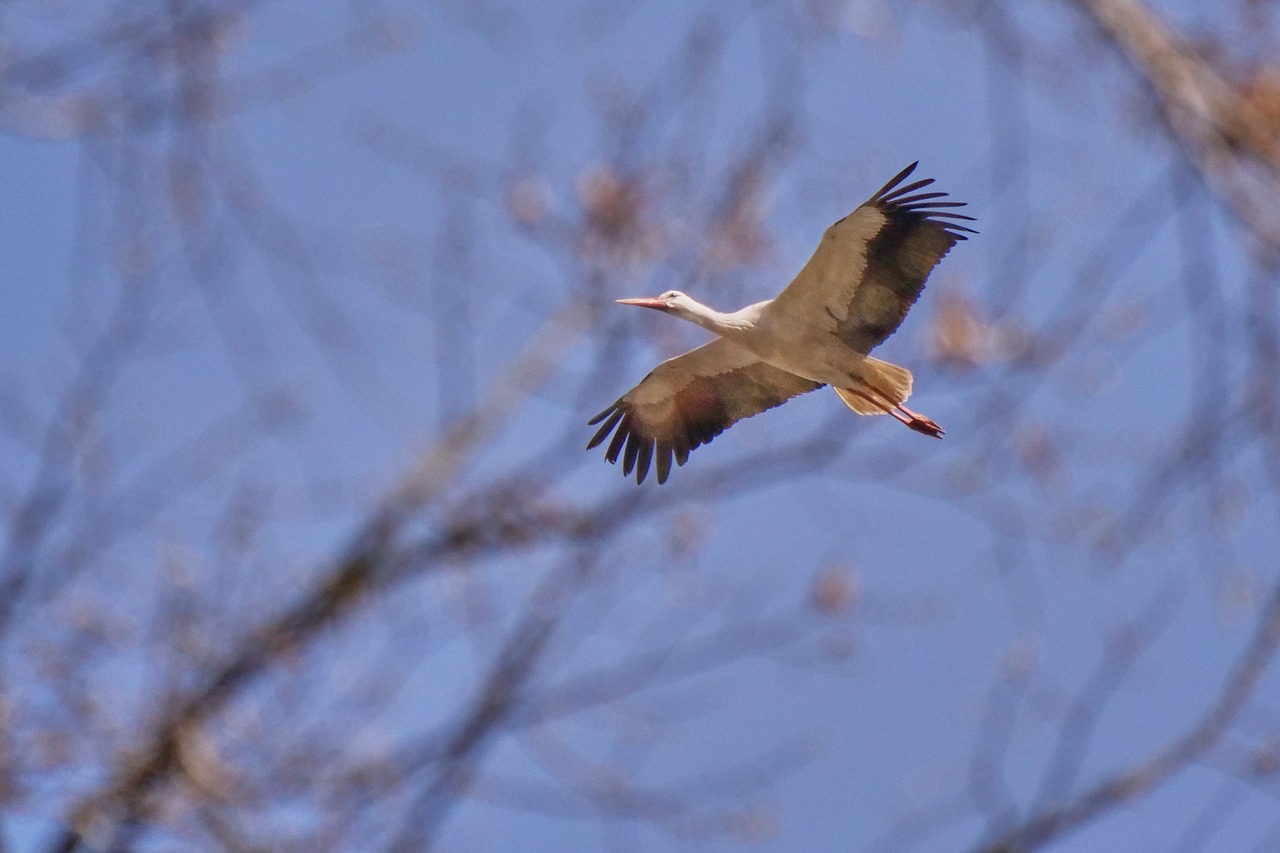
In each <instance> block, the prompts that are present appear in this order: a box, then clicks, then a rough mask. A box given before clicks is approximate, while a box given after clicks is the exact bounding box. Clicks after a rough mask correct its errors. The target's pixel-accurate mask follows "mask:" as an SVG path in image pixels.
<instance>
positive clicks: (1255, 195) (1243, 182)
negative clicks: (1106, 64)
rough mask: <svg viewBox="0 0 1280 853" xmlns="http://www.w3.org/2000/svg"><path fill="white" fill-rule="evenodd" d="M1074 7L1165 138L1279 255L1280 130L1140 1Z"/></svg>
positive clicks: (1085, 0) (1107, 0)
mask: <svg viewBox="0 0 1280 853" xmlns="http://www.w3.org/2000/svg"><path fill="white" fill-rule="evenodd" d="M1075 2H1076V4H1077V5H1078V6H1079V7H1080V8H1081V9H1082V10H1084V11H1085V12H1086V13H1088V14H1089V15H1090V16H1091V17H1092V18H1093V20H1094V21H1095V22H1096V23H1097V25H1098V26H1099V27H1100V28H1101V30H1102V31H1103V32H1104V33H1105V34H1106V36H1107V37H1108V38H1110V39H1111V40H1112V41H1113V42H1115V44H1116V45H1117V46H1118V47H1119V48H1120V49H1121V50H1122V51H1123V52H1124V54H1125V56H1126V57H1127V58H1128V60H1129V62H1130V64H1131V65H1132V67H1133V69H1134V70H1135V71H1136V72H1137V73H1138V74H1139V75H1140V76H1141V78H1142V79H1143V80H1144V81H1145V82H1146V83H1147V85H1149V86H1150V87H1151V90H1152V93H1153V94H1154V95H1155V98H1156V101H1157V103H1158V104H1159V107H1160V112H1161V115H1162V116H1163V118H1164V121H1165V124H1166V126H1167V127H1168V128H1169V131H1170V133H1171V134H1172V135H1173V137H1174V139H1175V140H1177V142H1178V143H1179V144H1180V145H1181V147H1182V149H1183V150H1184V151H1185V152H1186V155H1187V157H1188V159H1190V161H1191V162H1192V163H1193V164H1194V165H1195V167H1196V168H1197V169H1198V170H1199V171H1200V172H1201V173H1202V174H1203V176H1204V178H1205V181H1206V183H1207V184H1208V185H1209V186H1210V187H1212V188H1213V190H1214V191H1215V192H1216V193H1217V194H1218V195H1219V196H1220V197H1221V198H1222V200H1223V201H1224V202H1225V203H1226V205H1227V206H1228V208H1229V209H1230V210H1231V211H1232V212H1233V213H1234V214H1235V215H1236V216H1237V217H1239V219H1240V220H1241V221H1242V222H1243V223H1244V224H1245V225H1246V226H1247V227H1248V228H1249V229H1250V230H1251V231H1253V232H1254V234H1255V236H1257V237H1258V238H1259V239H1261V240H1262V241H1264V242H1265V243H1266V244H1267V246H1268V247H1270V248H1271V250H1272V251H1280V210H1277V208H1276V205H1275V199H1276V198H1277V197H1280V125H1278V124H1277V122H1276V121H1275V120H1274V119H1273V118H1272V117H1271V116H1270V115H1268V114H1267V113H1266V112H1265V111H1264V110H1263V109H1261V108H1260V106H1259V104H1258V103H1257V102H1256V99H1254V98H1250V97H1249V96H1247V95H1246V94H1245V93H1244V92H1242V91H1240V89H1239V88H1237V86H1236V85H1235V84H1234V83H1232V82H1231V81H1230V80H1229V79H1228V78H1227V76H1226V75H1225V74H1223V73H1222V72H1221V71H1219V70H1218V69H1217V68H1216V67H1215V66H1214V65H1213V64H1212V63H1211V62H1209V61H1208V60H1207V59H1206V58H1204V57H1203V56H1202V55H1201V54H1200V53H1199V52H1197V51H1196V50H1195V49H1194V48H1193V47H1192V45H1191V44H1190V43H1189V42H1188V41H1187V40H1186V39H1184V38H1182V37H1181V36H1179V35H1178V33H1177V32H1176V31H1175V30H1174V29H1173V27H1172V26H1170V25H1169V24H1168V23H1167V22H1166V21H1165V20H1164V19H1163V18H1162V17H1161V16H1160V15H1159V14H1158V13H1157V12H1155V11H1154V10H1153V9H1151V8H1150V7H1149V6H1148V5H1146V4H1145V3H1144V2H1142V0H1075ZM1260 96H1261V97H1264V98H1265V97H1273V93H1268V92H1266V91H1263V92H1261V93H1260ZM1250 166H1254V167H1260V168H1254V169H1252V170H1250V169H1249V167H1250Z"/></svg>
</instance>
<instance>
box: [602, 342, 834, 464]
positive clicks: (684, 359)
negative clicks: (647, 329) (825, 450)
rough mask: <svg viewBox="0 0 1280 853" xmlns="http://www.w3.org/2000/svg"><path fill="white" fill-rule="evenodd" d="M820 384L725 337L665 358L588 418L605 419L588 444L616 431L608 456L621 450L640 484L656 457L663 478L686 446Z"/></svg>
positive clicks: (615, 457)
mask: <svg viewBox="0 0 1280 853" xmlns="http://www.w3.org/2000/svg"><path fill="white" fill-rule="evenodd" d="M821 387H822V385H821V384H820V383H817V382H813V381H811V380H809V379H804V378H802V377H800V376H796V375H794V374H791V373H787V372H786V371H785V370H782V369H780V368H777V367H773V366H772V365H770V364H767V363H765V362H763V361H760V360H759V359H758V358H756V357H755V356H754V355H752V354H751V353H750V352H749V351H747V350H746V349H744V348H742V347H740V346H738V345H737V344H735V343H732V342H730V341H728V340H725V339H724V338H717V339H716V340H714V341H712V342H711V343H709V344H706V345H704V346H700V347H698V348H697V349H695V350H690V351H689V352H687V353H685V354H684V355H680V356H676V357H675V358H672V359H668V360H666V361H664V362H662V364H659V365H658V366H657V367H655V368H654V369H653V370H652V371H651V372H650V373H649V375H648V376H646V377H645V378H644V379H643V380H641V382H640V384H639V385H637V386H636V387H634V388H632V389H631V390H630V391H628V392H627V393H626V394H624V395H623V396H622V398H621V399H619V400H618V401H617V402H616V403H614V404H613V405H612V406H610V407H609V408H607V409H605V410H604V411H603V412H601V413H600V414H598V415H596V416H595V417H594V418H592V419H591V422H590V423H591V425H592V426H594V425H595V424H599V423H600V422H601V421H604V423H602V424H600V429H599V430H597V431H596V434H595V437H594V438H592V439H591V443H590V444H588V445H587V449H588V450H590V449H591V448H593V447H595V446H596V445H598V444H601V443H603V442H604V440H605V439H606V438H608V437H609V434H610V433H613V440H612V441H611V442H609V449H608V451H607V452H606V453H605V458H607V459H608V460H609V461H610V462H617V461H618V456H619V455H620V454H621V455H622V473H623V476H629V475H630V474H631V471H632V470H633V469H634V470H635V472H636V482H637V483H643V482H644V478H645V476H646V475H647V474H648V473H649V467H650V465H651V464H652V462H653V460H654V456H655V453H656V456H657V469H658V482H659V483H665V482H666V481H667V477H668V476H669V475H670V474H671V460H672V457H674V458H675V461H676V464H677V465H683V464H684V463H685V462H686V461H687V460H688V459H689V451H691V450H693V449H694V448H695V447H697V446H699V445H701V444H706V443H708V442H709V441H711V439H713V438H715V437H716V436H717V435H719V434H720V433H722V432H724V431H725V430H726V429H728V428H729V427H731V426H733V425H734V424H735V423H737V422H738V421H740V420H742V419H743V418H749V417H751V416H752V415H755V414H759V413H760V412H763V411H765V410H766V409H772V408H773V407H774V406H780V405H782V404H783V403H785V402H786V401H787V400H790V399H791V398H792V397H795V396H796V395H798V394H805V393H808V392H809V391H813V390H816V389H818V388H821Z"/></svg>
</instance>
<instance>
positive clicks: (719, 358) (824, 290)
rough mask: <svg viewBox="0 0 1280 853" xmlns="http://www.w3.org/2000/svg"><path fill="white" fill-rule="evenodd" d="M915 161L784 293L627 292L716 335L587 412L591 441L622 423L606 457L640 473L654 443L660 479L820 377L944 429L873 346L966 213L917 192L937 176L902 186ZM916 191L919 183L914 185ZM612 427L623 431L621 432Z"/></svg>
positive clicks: (847, 393)
mask: <svg viewBox="0 0 1280 853" xmlns="http://www.w3.org/2000/svg"><path fill="white" fill-rule="evenodd" d="M915 166H916V164H914V163H913V164H912V165H911V166H909V167H907V169H905V170H903V171H902V172H901V173H900V174H899V175H898V176H897V177H895V178H894V179H893V180H892V181H890V182H889V183H888V184H886V185H885V186H884V187H883V188H882V189H881V190H880V191H879V192H878V193H876V194H875V195H874V196H872V197H871V199H870V200H868V201H867V202H866V203H865V204H863V205H861V206H860V207H858V208H857V209H856V210H854V211H853V213H851V214H849V215H848V216H846V217H845V218H844V219H841V220H840V221H839V222H837V223H835V224H834V225H832V226H831V227H830V228H828V229H827V230H826V233H824V234H823V236H822V242H821V243H820V244H819V246H818V249H817V250H816V251H815V252H814V254H813V257H812V258H810V260H809V262H808V263H807V264H805V266H804V268H803V269H802V270H801V271H800V272H799V274H797V275H796V277H795V279H794V280H792V282H791V284H790V285H788V287H787V288H786V289H785V290H783V291H782V293H780V294H779V295H778V296H777V298H775V299H771V300H766V301H764V302H757V303H755V304H753V305H748V306H747V307H745V308H742V309H740V310H738V311H734V312H731V313H721V312H719V311H715V310H713V309H711V308H708V307H707V306H705V305H702V304H701V303H699V302H697V301H696V300H694V299H691V298H690V297H688V296H686V295H684V294H683V293H680V292H678V291H669V292H667V293H664V294H663V295H662V296H660V297H656V298H653V299H621V300H618V301H619V302H622V303H624V304H629V305H640V306H643V307H647V308H655V309H658V310H662V311H665V312H667V313H670V314H674V315H676V316H678V317H682V318H684V319H686V320H689V321H690V322H693V323H697V324H698V325H700V326H702V327H703V328H706V329H708V330H710V331H712V332H714V333H715V334H716V335H717V336H718V337H717V338H716V339H715V340H713V341H711V342H710V343H708V344H705V345H703V346H701V347H698V348H697V349H694V350H690V351H689V352H687V353H684V354H683V355H680V356H677V357H675V358H672V359H668V360H667V361H664V362H663V363H662V364H660V365H658V367H656V368H655V369H654V370H653V371H652V372H651V373H650V374H649V375H648V376H646V377H645V378H644V380H643V381H642V382H641V383H640V384H639V385H637V386H636V387H635V388H633V389H631V391H629V392H627V394H625V395H623V396H622V398H621V399H619V400H618V401H617V402H616V403H614V404H613V405H612V406H610V407H609V408H608V409H606V410H605V411H603V412H601V413H600V414H599V415H598V416H597V417H596V418H595V419H593V420H592V421H591V423H592V424H593V425H594V424H596V423H599V422H601V421H604V423H603V424H602V425H601V427H600V429H599V430H598V431H597V432H596V434H595V437H594V438H593V439H592V440H591V443H590V444H589V445H588V449H590V448H592V447H595V446H596V445H598V444H600V443H602V442H603V441H604V440H605V439H606V438H607V437H608V436H609V434H610V433H614V435H613V440H612V441H611V442H610V444H609V448H608V451H607V453H606V456H607V458H608V460H609V461H610V462H616V461H617V459H618V457H619V455H620V454H621V455H622V456H623V472H624V474H630V473H631V471H632V469H633V468H634V469H635V471H636V480H637V482H643V481H644V478H645V476H646V475H647V474H648V471H649V467H650V463H651V462H652V460H653V459H654V456H655V452H656V459H657V473H658V482H660V483H661V482H665V481H666V479H667V476H668V475H669V474H670V471H671V461H672V458H673V457H674V459H675V462H676V464H678V465H683V464H684V463H685V461H686V460H687V459H688V454H689V451H690V450H692V449H693V448H695V447H697V446H699V445H700V444H705V443H707V442H709V441H711V439H712V438H714V437H715V436H717V435H719V434H720V433H721V432H723V431H724V430H725V429H727V428H728V427H729V426H731V425H732V424H734V423H736V422H737V421H739V420H741V419H742V418H746V417H750V416H751V415H754V414H757V413H759V412H762V411H764V410H766V409H770V408H773V407H774V406H778V405H781V404H782V403H784V402H786V401H787V400H789V399H790V398H791V397H794V396H796V395H798V394H803V393H807V392H809V391H813V390H815V389H817V388H820V387H822V386H823V385H830V386H831V387H832V388H833V389H835V391H836V393H837V394H838V395H839V396H840V399H841V400H843V401H844V403H845V404H846V405H848V406H849V407H850V408H851V409H853V410H854V411H855V412H857V413H858V414H864V415H871V414H890V415H893V416H894V417H895V418H896V419H897V420H899V421H901V422H902V423H904V424H906V425H907V426H909V427H911V428H912V429H914V430H916V431H918V432H922V433H925V434H927V435H932V436H935V437H938V438H941V437H942V429H941V428H940V427H938V425H937V424H935V423H934V422H933V421H932V420H930V419H929V418H926V417H924V416H923V415H920V414H917V413H916V412H913V411H911V410H910V409H907V408H906V407H905V406H904V405H903V404H904V403H905V402H906V400H907V398H908V397H909V396H910V394H911V381H912V380H911V372H910V371H908V370H907V369H906V368H903V367H898V366H897V365H893V364H889V363H888V362H884V361H881V360H879V359H877V358H873V357H872V356H871V355H869V353H870V351H871V350H872V349H873V348H874V347H875V346H877V345H878V344H879V343H881V342H882V341H883V340H884V339H885V338H887V337H888V336H889V335H890V334H892V333H893V331H894V330H895V329H897V327H898V326H899V325H900V324H901V323H902V320H903V319H904V318H905V317H906V315H907V311H908V310H909V309H910V308H911V305H912V304H913V303H914V302H915V301H916V299H917V297H918V296H919V294H920V292H921V290H923V289H924V283H925V280H926V279H927V278H928V276H929V273H930V272H931V271H932V270H933V268H934V266H935V265H936V264H937V263H938V261H939V260H941V258H942V257H943V255H945V254H946V253H947V251H948V250H950V248H951V247H952V246H953V245H955V243H956V242H957V241H959V240H963V239H965V236H964V233H962V232H969V233H972V230H971V229H969V228H966V227H965V226H963V225H959V224H957V223H955V222H952V221H946V220H955V219H970V217H967V216H963V215H961V214H957V213H950V212H946V211H944V210H941V208H950V207H958V206H960V204H959V203H957V202H945V201H937V199H939V198H942V197H943V196H944V195H945V193H936V192H935V193H916V191H917V190H919V189H921V188H923V187H925V186H928V185H929V184H931V183H932V181H931V180H925V181H917V182H915V183H913V184H909V185H907V186H905V187H901V188H898V185H899V184H900V183H901V182H902V180H903V179H905V178H906V177H907V176H908V175H909V174H911V172H912V171H913V170H914V169H915ZM913 193H916V194H914V195H913ZM615 429H616V432H615Z"/></svg>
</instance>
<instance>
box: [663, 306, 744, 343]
mask: <svg viewBox="0 0 1280 853" xmlns="http://www.w3.org/2000/svg"><path fill="white" fill-rule="evenodd" d="M755 307H756V306H754V305H749V306H747V307H746V308H743V309H742V310H741V311H734V312H733V313H731V314H725V313H723V312H721V311H717V310H715V309H714V308H708V307H707V306H706V305H703V304H702V303H701V302H697V301H695V300H693V299H690V300H689V302H688V305H687V307H686V308H685V310H683V311H681V312H680V316H682V317H684V319H686V320H688V321H690V322H692V323H697V324H698V325H699V326H701V327H702V328H704V329H709V330H710V331H712V332H715V333H716V334H717V335H720V336H721V337H726V338H733V337H737V336H738V335H739V334H741V333H742V332H744V331H746V330H748V329H750V328H751V327H752V325H753V324H754V319H755V314H756V313H758V312H754V311H753V310H752V309H754V308H755Z"/></svg>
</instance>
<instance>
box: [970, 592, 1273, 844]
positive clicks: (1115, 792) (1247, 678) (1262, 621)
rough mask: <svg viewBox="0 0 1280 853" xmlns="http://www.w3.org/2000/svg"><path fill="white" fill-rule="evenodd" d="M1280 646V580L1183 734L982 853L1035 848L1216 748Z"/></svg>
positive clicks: (1031, 820) (1037, 816) (1014, 830)
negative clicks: (1209, 702) (1218, 687)
mask: <svg viewBox="0 0 1280 853" xmlns="http://www.w3.org/2000/svg"><path fill="white" fill-rule="evenodd" d="M1277 646H1280V584H1277V585H1276V586H1275V587H1274V588H1273V589H1272V592H1271V597H1270V599H1269V600H1268V602H1267V604H1266V607H1264V608H1263V610H1262V613H1261V615H1260V617H1259V620H1258V627H1257V629H1256V630H1255V632H1254V635H1253V638H1252V639H1251V640H1250V642H1249V645H1248V646H1246V647H1245V649H1244V652H1243V653H1242V654H1241V655H1240V657H1239V659H1238V660H1237V661H1236V665H1235V668H1234V669H1233V670H1232V673H1231V676H1230V678H1228V679H1227V682H1226V684H1225V685H1224V686H1223V688H1222V691H1221V692H1220V693H1219V694H1218V698H1217V701H1215V702H1214V704H1213V706H1212V707H1211V708H1210V709H1209V710H1208V712H1207V713H1206V714H1204V716H1203V717H1201V718H1200V720H1199V721H1198V722H1197V723H1196V724H1195V725H1194V726H1193V727H1191V729H1190V730H1188V731H1187V732H1186V734H1184V735H1183V736H1182V737H1180V738H1178V739H1177V740H1175V741H1174V742H1173V743H1171V744H1169V745H1168V746H1167V747H1165V748H1164V749H1163V750H1161V751H1159V752H1157V753H1156V754H1155V755H1153V756H1151V757H1150V758H1148V759H1146V760H1145V761H1142V762H1140V763H1138V764H1136V765H1134V766H1133V767H1131V768H1129V769H1128V770H1125V771H1124V772H1122V773H1120V774H1118V775H1116V776H1113V777H1112V778H1110V779H1107V780H1104V781H1103V782H1100V783H1099V784H1097V785H1095V786H1093V787H1092V788H1090V789H1089V790H1088V791H1086V792H1084V793H1083V794H1082V795H1081V796H1079V797H1077V798H1076V799H1073V800H1070V801H1068V802H1066V803H1065V804H1063V805H1060V806H1057V807H1055V808H1052V809H1049V810H1046V811H1043V812H1040V813H1038V814H1035V815H1032V816H1031V817H1030V818H1028V819H1027V820H1024V821H1022V822H1020V823H1019V824H1018V825H1017V826H1014V827H1013V828H1011V829H1010V830H1009V831H1007V832H1005V833H1004V834H1003V835H1001V836H1000V837H999V838H997V839H996V840H994V841H992V842H990V843H989V844H984V845H983V846H982V847H980V848H979V849H980V850H981V851H983V853H1023V851H1027V850H1035V849H1038V848H1040V847H1043V846H1044V845H1046V844H1048V843H1050V842H1052V841H1054V840H1055V839H1057V838H1060V837H1061V836H1063V835H1065V834H1067V833H1069V832H1071V831H1072V830H1075V829H1077V828H1079V827H1080V826H1081V825H1082V824H1085V823H1088V822H1089V821H1092V820H1095V819H1097V818H1099V817H1101V816H1102V815H1104V814H1106V813H1107V812H1109V811H1111V810H1113V809H1116V808H1119V807H1120V806H1123V805H1126V804H1128V803H1130V802H1132V801H1133V800H1135V799H1137V798H1139V797H1142V796H1144V795H1146V794H1149V793H1150V792H1151V791H1153V790H1154V789H1156V788H1158V787H1160V786H1161V785H1163V784H1164V783H1165V782H1167V781H1169V779H1171V778H1172V777H1173V776H1174V775H1175V774H1177V773H1178V772H1180V771H1181V770H1183V769H1185V768H1186V767H1187V766H1188V765H1189V764H1191V763H1192V762H1193V761H1196V760H1197V759H1199V758H1200V757H1201V756H1203V755H1204V754H1205V753H1206V752H1208V751H1209V750H1210V749H1212V748H1213V747H1214V746H1215V745H1217V744H1218V742H1219V741H1221V740H1222V738H1223V736H1224V735H1225V734H1226V732H1227V729H1228V727H1229V726H1230V725H1231V724H1232V723H1233V722H1234V721H1235V720H1236V718H1237V717H1238V716H1239V715H1240V712H1241V711H1243V710H1244V708H1245V705H1246V704H1247V703H1248V701H1249V699H1250V698H1251V697H1252V696H1253V694H1254V691H1255V690H1256V689H1257V686H1258V681H1259V680H1260V679H1261V678H1262V675H1263V673H1264V672H1266V670H1267V667H1268V666H1269V665H1270V664H1271V662H1272V661H1273V660H1274V658H1275V656H1276V649H1277Z"/></svg>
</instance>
